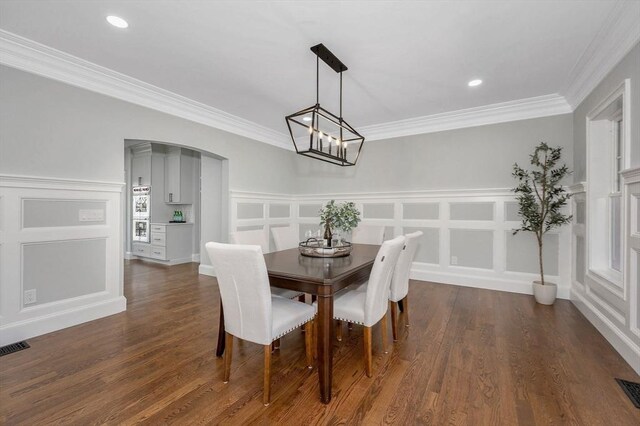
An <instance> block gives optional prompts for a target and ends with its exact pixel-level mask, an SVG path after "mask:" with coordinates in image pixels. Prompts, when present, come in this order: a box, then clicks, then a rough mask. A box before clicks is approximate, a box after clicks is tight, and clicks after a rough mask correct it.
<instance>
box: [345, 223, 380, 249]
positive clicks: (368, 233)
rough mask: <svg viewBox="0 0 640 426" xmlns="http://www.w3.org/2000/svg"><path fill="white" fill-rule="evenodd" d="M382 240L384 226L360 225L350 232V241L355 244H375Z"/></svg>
mask: <svg viewBox="0 0 640 426" xmlns="http://www.w3.org/2000/svg"><path fill="white" fill-rule="evenodd" d="M383 240H384V226H372V225H360V226H358V227H357V228H355V229H354V230H353V231H352V233H351V242H352V243H356V244H375V245H377V246H379V245H380V244H382V241H383Z"/></svg>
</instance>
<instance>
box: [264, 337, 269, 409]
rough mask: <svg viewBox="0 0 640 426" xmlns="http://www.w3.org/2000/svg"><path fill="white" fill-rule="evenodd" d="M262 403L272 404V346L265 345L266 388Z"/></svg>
mask: <svg viewBox="0 0 640 426" xmlns="http://www.w3.org/2000/svg"><path fill="white" fill-rule="evenodd" d="M262 403H263V404H264V405H265V407H266V406H267V405H269V404H270V403H271V345H264V388H263V390H262Z"/></svg>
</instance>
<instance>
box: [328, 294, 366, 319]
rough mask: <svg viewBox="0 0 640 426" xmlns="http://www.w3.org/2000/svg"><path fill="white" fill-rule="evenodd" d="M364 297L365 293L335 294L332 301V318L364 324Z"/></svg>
mask: <svg viewBox="0 0 640 426" xmlns="http://www.w3.org/2000/svg"><path fill="white" fill-rule="evenodd" d="M366 297H367V293H366V291H343V292H340V293H338V294H336V296H335V298H334V299H333V318H334V319H337V320H342V321H348V322H353V323H356V324H364V302H365V299H366ZM365 325H366V324H365Z"/></svg>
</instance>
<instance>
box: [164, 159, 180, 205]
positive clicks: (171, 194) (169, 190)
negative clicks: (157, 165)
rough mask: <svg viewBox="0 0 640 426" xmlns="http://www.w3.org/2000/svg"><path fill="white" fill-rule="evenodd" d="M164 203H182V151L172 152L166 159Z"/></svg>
mask: <svg viewBox="0 0 640 426" xmlns="http://www.w3.org/2000/svg"><path fill="white" fill-rule="evenodd" d="M164 166H165V169H164V188H165V189H164V191H165V195H164V201H165V203H179V202H180V149H177V150H171V151H169V152H168V153H167V156H166V157H165V159H164Z"/></svg>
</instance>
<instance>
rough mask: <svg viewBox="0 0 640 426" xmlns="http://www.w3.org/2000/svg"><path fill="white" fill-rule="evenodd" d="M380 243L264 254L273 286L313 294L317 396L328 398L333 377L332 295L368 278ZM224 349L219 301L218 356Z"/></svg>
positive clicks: (222, 318)
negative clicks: (311, 253)
mask: <svg viewBox="0 0 640 426" xmlns="http://www.w3.org/2000/svg"><path fill="white" fill-rule="evenodd" d="M379 249H380V246H377V245H368V244H354V245H353V250H352V252H351V254H350V255H349V256H346V257H339V258H315V257H305V256H302V255H301V254H300V253H299V251H298V249H297V248H295V249H290V250H283V251H277V252H273V253H268V254H265V255H264V260H265V263H266V265H267V272H268V274H269V282H270V283H271V286H272V287H279V288H286V289H290V290H296V291H301V292H304V293H308V294H311V295H315V296H316V297H317V301H318V314H317V317H316V321H317V332H318V336H317V342H318V379H319V382H320V399H321V401H322V402H323V403H325V404H328V403H329V402H330V401H331V383H332V377H333V338H334V336H333V333H334V330H333V329H334V327H332V323H333V321H332V320H333V296H334V294H336V292H338V291H339V290H341V289H343V288H345V287H347V286H348V285H351V284H356V283H362V282H365V281H367V280H368V279H369V275H370V273H371V268H372V267H373V262H374V260H375V258H376V254H377V253H378V250H379ZM223 353H224V313H223V309H222V302H221V305H220V328H219V334H218V347H217V350H216V355H217V356H222V354H223Z"/></svg>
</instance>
